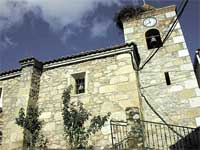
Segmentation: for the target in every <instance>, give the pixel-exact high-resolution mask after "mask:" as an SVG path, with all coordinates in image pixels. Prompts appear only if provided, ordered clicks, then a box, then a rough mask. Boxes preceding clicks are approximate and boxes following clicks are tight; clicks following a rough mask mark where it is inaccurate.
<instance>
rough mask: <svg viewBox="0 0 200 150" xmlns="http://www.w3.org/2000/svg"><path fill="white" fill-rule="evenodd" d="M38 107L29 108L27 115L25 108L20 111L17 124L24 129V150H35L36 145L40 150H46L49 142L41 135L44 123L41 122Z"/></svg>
mask: <svg viewBox="0 0 200 150" xmlns="http://www.w3.org/2000/svg"><path fill="white" fill-rule="evenodd" d="M39 116H40V112H39V111H38V107H31V106H29V107H28V109H27V113H26V115H25V111H24V108H21V109H20V110H19V116H18V117H17V118H16V124H17V125H19V126H20V127H22V128H23V129H24V149H26V150H34V149H35V147H36V145H37V148H38V149H40V150H45V149H46V148H47V147H46V144H47V143H48V140H47V139H46V138H45V137H44V135H43V134H42V133H41V128H42V121H41V120H39Z"/></svg>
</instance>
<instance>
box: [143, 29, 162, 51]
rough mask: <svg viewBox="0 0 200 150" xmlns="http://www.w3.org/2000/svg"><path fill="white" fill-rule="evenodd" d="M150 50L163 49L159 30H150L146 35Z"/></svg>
mask: <svg viewBox="0 0 200 150" xmlns="http://www.w3.org/2000/svg"><path fill="white" fill-rule="evenodd" d="M145 37H146V42H147V47H148V49H152V48H158V47H162V40H161V37H160V32H159V31H158V30H157V29H150V30H148V31H147V32H146V33H145Z"/></svg>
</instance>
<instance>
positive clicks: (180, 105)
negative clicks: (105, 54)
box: [124, 6, 200, 126]
mask: <svg viewBox="0 0 200 150" xmlns="http://www.w3.org/2000/svg"><path fill="white" fill-rule="evenodd" d="M148 16H154V17H156V18H157V24H156V26H154V27H152V28H156V29H158V30H159V31H160V34H161V37H162V38H163V37H164V36H165V35H166V33H167V31H168V30H169V27H170V25H171V24H172V22H171V21H172V20H173V19H174V17H175V16H176V13H175V6H169V7H165V8H160V9H155V10H152V11H148V12H145V13H144V14H142V15H141V16H138V17H137V18H135V19H130V20H128V21H124V34H125V41H126V42H131V41H133V42H135V43H137V46H138V51H139V53H140V56H141V59H142V61H141V65H142V64H143V63H144V62H145V61H146V59H147V57H148V56H149V55H150V54H151V53H152V52H153V51H155V49H150V50H148V49H147V44H146V40H145V32H146V31H148V30H149V29H151V28H149V27H144V25H143V20H144V18H146V17H148ZM165 72H168V73H169V76H170V79H171V85H166V80H165V75H164V73H165ZM139 77H140V84H141V85H140V86H141V92H142V93H143V94H144V95H145V96H146V97H147V99H148V100H149V102H150V103H151V104H152V106H153V107H154V108H155V110H156V111H157V112H158V113H159V114H161V116H163V118H164V119H165V120H166V121H167V122H168V123H172V124H179V125H185V126H196V123H195V118H196V117H198V116H200V111H199V107H200V97H199V96H200V95H199V92H200V91H199V88H198V85H197V81H196V78H195V75H194V71H193V66H192V62H191V59H190V56H189V52H188V49H187V46H186V43H185V40H184V36H183V33H182V30H181V27H180V24H179V23H177V25H176V27H175V29H174V31H173V32H172V34H171V36H170V37H169V39H168V40H167V41H166V43H165V44H164V46H163V47H161V48H160V50H159V51H158V53H157V54H156V55H155V56H154V57H153V59H152V60H151V61H150V62H149V63H148V64H147V65H146V66H145V67H144V69H142V70H141V71H140V72H139ZM143 114H144V118H145V120H153V121H160V119H159V118H158V117H157V116H156V115H155V114H154V113H153V112H152V111H151V110H150V108H149V106H147V105H146V103H145V102H144V100H143Z"/></svg>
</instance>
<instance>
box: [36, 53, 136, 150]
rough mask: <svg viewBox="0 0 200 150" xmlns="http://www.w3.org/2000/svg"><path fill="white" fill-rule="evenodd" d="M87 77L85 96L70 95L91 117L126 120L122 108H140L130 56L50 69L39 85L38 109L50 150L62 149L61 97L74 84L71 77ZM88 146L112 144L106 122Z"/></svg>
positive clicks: (44, 74)
mask: <svg viewBox="0 0 200 150" xmlns="http://www.w3.org/2000/svg"><path fill="white" fill-rule="evenodd" d="M80 72H85V73H86V76H85V78H86V92H85V93H82V94H78V95H77V94H72V100H73V101H78V100H80V101H81V102H83V103H84V105H85V107H86V108H87V109H88V110H89V111H90V112H91V113H92V115H98V114H101V115H105V114H106V113H107V112H111V113H112V114H111V118H113V119H117V120H126V116H125V108H126V107H128V106H139V101H138V91H137V80H136V76H135V72H134V71H133V68H132V64H131V58H130V54H127V53H126V54H120V55H117V56H112V57H106V58H100V59H96V60H91V61H86V62H82V63H78V64H73V65H68V66H63V67H58V68H54V69H49V70H46V71H44V72H43V74H42V76H41V81H40V93H39V101H38V105H39V108H40V109H41V110H42V114H41V117H40V118H41V119H43V120H44V121H45V123H44V128H43V132H44V134H45V135H46V136H47V138H48V140H49V141H50V144H49V148H52V149H56V148H64V147H65V142H64V140H63V120H62V115H61V111H62V99H61V97H62V93H63V91H64V89H65V88H66V87H67V86H69V85H70V84H73V82H72V78H73V76H72V75H73V74H75V73H80ZM90 144H93V145H95V147H96V149H102V148H103V147H104V146H105V145H107V144H108V145H110V144H111V137H110V126H109V122H107V123H106V126H105V127H104V128H103V129H102V130H101V132H98V133H97V135H96V136H94V137H93V138H92V139H91V141H90Z"/></svg>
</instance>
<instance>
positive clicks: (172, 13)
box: [165, 11, 176, 18]
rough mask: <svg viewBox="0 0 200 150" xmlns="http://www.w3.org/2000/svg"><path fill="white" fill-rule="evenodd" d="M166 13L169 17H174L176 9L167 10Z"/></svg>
mask: <svg viewBox="0 0 200 150" xmlns="http://www.w3.org/2000/svg"><path fill="white" fill-rule="evenodd" d="M165 15H166V17H167V18H171V17H174V16H175V15H176V12H175V11H171V12H167V13H166V14H165Z"/></svg>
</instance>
